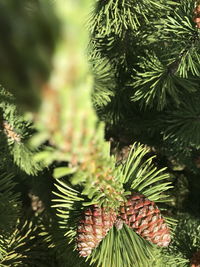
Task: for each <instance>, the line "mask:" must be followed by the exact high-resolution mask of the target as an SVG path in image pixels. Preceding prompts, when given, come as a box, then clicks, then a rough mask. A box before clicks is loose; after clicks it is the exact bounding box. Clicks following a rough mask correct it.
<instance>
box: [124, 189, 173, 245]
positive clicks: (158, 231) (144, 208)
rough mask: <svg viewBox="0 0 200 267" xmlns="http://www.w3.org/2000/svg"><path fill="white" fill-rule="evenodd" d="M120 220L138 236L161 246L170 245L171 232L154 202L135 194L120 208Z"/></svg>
mask: <svg viewBox="0 0 200 267" xmlns="http://www.w3.org/2000/svg"><path fill="white" fill-rule="evenodd" d="M120 218H121V219H122V220H123V221H124V223H126V224H127V225H128V226H129V227H130V228H132V229H133V230H134V231H135V232H136V233H137V234H138V235H140V236H142V237H143V238H144V239H146V240H148V241H150V242H152V243H154V244H156V245H158V246H160V247H166V246H168V245H169V243H170V239H171V238H170V231H169V228H168V226H167V224H166V223H165V221H164V219H163V218H162V216H161V214H160V210H159V209H158V207H157V206H156V205H155V203H154V202H153V201H150V200H149V199H147V198H146V197H145V196H144V195H142V194H139V193H133V194H132V195H131V196H129V198H128V201H127V202H126V203H124V205H122V206H121V207H120Z"/></svg>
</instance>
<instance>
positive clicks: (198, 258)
mask: <svg viewBox="0 0 200 267" xmlns="http://www.w3.org/2000/svg"><path fill="white" fill-rule="evenodd" d="M191 267H200V250H199V251H197V252H196V253H195V254H194V255H193V257H192V259H191Z"/></svg>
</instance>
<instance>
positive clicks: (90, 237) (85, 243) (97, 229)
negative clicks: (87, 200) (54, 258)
mask: <svg viewBox="0 0 200 267" xmlns="http://www.w3.org/2000/svg"><path fill="white" fill-rule="evenodd" d="M115 220H116V213H115V212H114V211H113V210H111V209H110V210H106V209H105V208H100V207H98V206H97V205H93V206H91V207H90V208H88V209H87V210H86V211H85V212H84V215H83V218H82V220H81V221H80V223H79V225H78V229H77V250H78V251H79V255H80V256H82V257H87V256H88V255H90V254H91V252H92V249H94V248H96V247H97V246H98V245H99V243H100V242H101V240H102V239H103V238H104V237H105V236H106V235H107V233H108V231H109V230H110V229H111V228H112V226H113V224H114V222H115Z"/></svg>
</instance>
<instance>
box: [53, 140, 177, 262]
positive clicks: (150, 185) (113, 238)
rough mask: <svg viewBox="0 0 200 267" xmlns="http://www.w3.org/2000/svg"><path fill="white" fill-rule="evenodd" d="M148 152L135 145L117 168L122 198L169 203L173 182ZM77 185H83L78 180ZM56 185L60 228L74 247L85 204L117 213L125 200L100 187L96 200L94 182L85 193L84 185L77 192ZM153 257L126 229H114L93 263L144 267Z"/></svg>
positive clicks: (61, 183) (149, 247)
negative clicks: (143, 197) (134, 196)
mask: <svg viewBox="0 0 200 267" xmlns="http://www.w3.org/2000/svg"><path fill="white" fill-rule="evenodd" d="M148 152H149V150H148V149H147V148H145V147H144V146H142V145H139V144H135V145H134V146H133V148H132V150H131V151H130V154H129V157H128V159H127V161H126V162H125V164H124V166H118V167H117V166H115V168H116V172H114V173H116V174H118V175H119V176H118V178H117V177H115V178H117V180H116V181H118V183H119V186H120V183H121V187H123V186H124V190H125V191H124V192H123V191H122V190H121V194H122V195H121V197H122V199H123V197H125V195H127V194H129V193H130V191H139V192H141V193H143V194H145V195H146V196H147V197H148V198H150V199H151V200H153V201H157V202H166V200H167V197H168V196H167V195H166V194H165V193H164V192H165V191H167V190H168V189H169V188H171V187H172V186H171V182H169V180H168V181H167V179H169V175H168V174H165V173H164V171H165V169H161V170H158V169H157V167H155V166H154V165H153V163H152V159H153V158H152V157H150V158H148ZM97 159H98V158H97ZM104 164H105V163H104ZM104 166H105V165H104ZM117 169H118V170H117ZM99 170H100V169H98V171H99ZM78 172H79V171H78V170H77V173H78ZM77 173H74V174H73V172H72V174H71V175H72V178H71V180H72V181H73V176H77V175H78V174H77ZM102 174H104V172H103V173H102ZM87 175H88V173H87V172H86V176H84V173H83V172H81V173H80V174H79V176H80V177H81V178H82V180H84V179H87ZM100 175H101V173H99V174H98V176H100ZM94 178H95V176H93V183H94V182H95V180H94ZM104 180H106V177H104V178H103V177H102V180H99V183H101V184H102V185H103V182H104ZM78 182H79V185H80V181H79V180H78ZM55 185H56V188H57V189H58V192H55V195H56V196H57V198H56V199H54V200H53V201H54V202H55V203H56V204H55V205H54V206H53V207H55V208H57V212H58V216H59V218H60V219H59V220H60V227H61V228H62V229H63V230H64V231H65V235H66V236H67V237H68V238H69V239H70V240H71V242H72V244H73V246H75V243H74V242H75V237H76V233H77V232H76V231H77V230H76V229H77V225H78V222H79V220H80V216H81V211H83V210H84V206H85V205H91V204H92V203H97V204H98V205H101V204H104V206H114V207H115V209H116V211H117V209H118V207H119V206H120V204H121V201H122V200H121V201H120V199H119V198H118V195H116V196H115V195H113V196H115V197H117V199H114V198H110V197H109V196H108V193H109V192H108V193H107V192H106V191H105V192H102V191H101V190H100V191H99V192H98V188H99V187H97V188H96V190H95V193H96V194H97V197H96V196H95V195H94V190H93V187H92V186H91V183H90V188H89V187H87V183H86V185H85V186H86V188H87V191H85V188H84V183H82V185H83V187H82V189H81V187H80V186H79V187H77V190H75V189H73V187H72V186H71V185H70V184H67V183H66V182H65V181H64V180H60V179H57V181H56V184H55ZM110 186H113V184H112V183H110ZM111 188H112V187H111ZM119 188H120V187H119ZM114 190H115V187H114V189H113V191H114ZM87 198H91V201H89V202H88V199H87ZM101 200H102V201H101ZM116 200H117V201H116ZM109 201H110V202H111V203H109ZM112 202H113V204H114V205H113V204H112ZM170 224H171V223H170ZM133 244H137V245H133ZM150 258H151V259H153V258H154V256H153V246H152V245H150V244H149V243H148V242H147V241H145V240H143V239H142V238H140V237H139V236H138V235H137V234H135V233H134V231H133V230H131V229H128V228H127V227H126V226H125V227H124V228H123V229H122V230H120V231H117V230H116V229H115V228H113V229H112V230H111V231H110V232H109V234H108V236H106V238H105V239H104V240H103V242H102V244H101V245H100V246H99V247H98V248H96V250H95V251H93V253H92V256H91V264H92V263H94V262H95V266H115V267H117V266H132V265H133V264H135V263H136V262H137V264H139V265H138V266H145V265H144V263H146V262H147V261H148V260H149V259H150ZM96 264H97V265H96ZM140 264H141V265H140Z"/></svg>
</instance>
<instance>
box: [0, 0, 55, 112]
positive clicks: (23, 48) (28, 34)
mask: <svg viewBox="0 0 200 267" xmlns="http://www.w3.org/2000/svg"><path fill="white" fill-rule="evenodd" d="M52 7H53V5H52V4H51V3H50V1H45V2H44V1H40V0H37V1H33V0H27V1H21V0H16V1H14V2H13V1H12V0H8V1H7V0H6V1H5V0H3V1H1V3H0V17H1V20H0V25H1V26H0V31H1V34H2V35H3V36H4V37H3V38H2V39H1V45H0V46H1V49H0V57H1V64H0V80H1V84H2V85H3V86H4V87H5V88H7V89H9V90H10V92H12V93H13V94H14V95H15V97H16V100H17V102H18V103H19V104H20V105H21V106H23V107H25V108H26V109H29V110H30V109H33V108H37V107H38V105H39V96H40V93H39V90H38V89H39V88H41V86H42V84H43V83H44V82H46V81H47V79H48V77H49V73H50V71H51V67H52V62H51V57H52V53H53V51H54V48H55V40H56V39H57V37H58V25H59V23H58V19H57V17H56V15H55V12H54V9H53V8H52ZM5 25H6V27H5ZM30 51H31V53H30Z"/></svg>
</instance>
